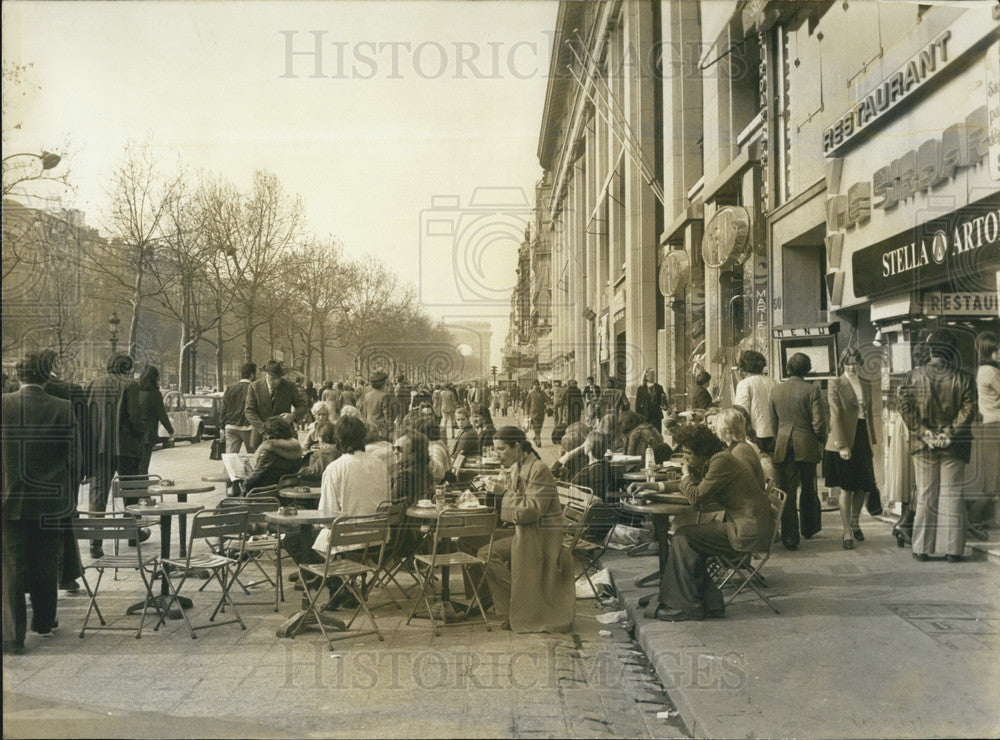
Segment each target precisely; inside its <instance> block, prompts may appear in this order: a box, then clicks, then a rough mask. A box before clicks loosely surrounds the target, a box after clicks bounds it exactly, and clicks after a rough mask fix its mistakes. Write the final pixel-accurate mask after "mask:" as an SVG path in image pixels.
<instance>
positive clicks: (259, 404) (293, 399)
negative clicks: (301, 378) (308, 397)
mask: <svg viewBox="0 0 1000 740" xmlns="http://www.w3.org/2000/svg"><path fill="white" fill-rule="evenodd" d="M293 408H294V409H295V418H296V419H298V418H301V417H302V416H303V413H304V411H305V410H306V402H305V398H304V397H302V396H301V395H300V394H299V389H298V387H297V386H296V385H295V383H293V382H292V381H290V380H288V378H280V379H279V380H278V383H277V385H276V386H275V388H274V400H273V401H272V400H271V394H270V392H269V391H268V390H267V379H266V378H261V379H260V380H255V381H254V382H253V383H251V384H250V388H249V389H248V390H247V397H246V403H245V404H244V406H243V413H244V414H245V415H246V417H247V421H249V422H250V424H251V425H252V426H253V428H254V429H255V430H257V431H258V432H259V431H260V428H261V427H262V426H263V425H264V422H265V421H267V420H268V419H270V418H271V417H272V416H278V415H280V414H287V413H289V412H290V411H291V410H292V409H293Z"/></svg>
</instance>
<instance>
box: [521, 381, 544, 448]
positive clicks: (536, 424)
mask: <svg viewBox="0 0 1000 740" xmlns="http://www.w3.org/2000/svg"><path fill="white" fill-rule="evenodd" d="M548 403H549V398H548V396H546V395H545V391H543V390H542V385H541V383H539V382H538V381H537V380H536V381H535V382H534V383H532V385H531V391H530V392H529V393H528V397H527V398H526V399H525V400H524V414H525V416H527V417H528V424H529V426H530V427H531V433H532V434H533V435H534V437H535V440H534V442H535V447H541V446H542V424H544V423H545V407H546V406H548Z"/></svg>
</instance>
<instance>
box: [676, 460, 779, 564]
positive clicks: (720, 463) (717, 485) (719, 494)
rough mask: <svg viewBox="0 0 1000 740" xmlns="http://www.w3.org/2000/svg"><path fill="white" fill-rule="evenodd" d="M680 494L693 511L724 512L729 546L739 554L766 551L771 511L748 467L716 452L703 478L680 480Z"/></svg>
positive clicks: (772, 513) (772, 532) (769, 538)
mask: <svg viewBox="0 0 1000 740" xmlns="http://www.w3.org/2000/svg"><path fill="white" fill-rule="evenodd" d="M680 491H681V493H683V494H684V496H686V497H687V499H688V501H690V502H691V504H692V506H693V507H694V508H695V510H698V511H700V510H702V509H703V508H705V507H706V506H707V505H709V504H713V503H715V504H719V505H720V506H722V508H723V509H725V512H726V516H725V520H724V523H725V527H726V534H727V535H728V536H729V544H730V545H732V546H733V549H734V550H737V551H739V552H752V551H755V550H765V549H767V546H768V544H769V542H770V540H771V537H772V536H773V535H774V518H775V517H774V509H772V508H771V503H770V502H769V501H768V500H767V496H766V495H765V494H764V491H763V490H761V487H760V485H759V484H758V483H757V479H756V478H755V477H754V474H753V472H752V471H751V470H750V467H749V466H748V465H746V464H745V463H743V462H740V461H739V460H738V459H737V458H736V457H735V456H734V455H733V453H731V452H729V451H726V450H724V451H722V452H717V453H715V454H714V455H712V457H710V458H709V459H708V462H707V463H706V465H705V474H704V477H703V478H702V479H701V480H700V481H699V482H695V480H694V479H693V478H692V477H691V476H687V477H685V478H683V479H682V480H681V483H680Z"/></svg>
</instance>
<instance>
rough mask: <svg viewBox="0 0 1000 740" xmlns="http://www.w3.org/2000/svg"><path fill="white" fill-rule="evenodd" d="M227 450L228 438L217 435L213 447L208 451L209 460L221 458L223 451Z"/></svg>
mask: <svg viewBox="0 0 1000 740" xmlns="http://www.w3.org/2000/svg"><path fill="white" fill-rule="evenodd" d="M225 451H226V440H224V439H222V437H216V438H215V439H213V440H212V447H211V448H210V449H209V451H208V459H209V460H221V459H222V453H223V452H225Z"/></svg>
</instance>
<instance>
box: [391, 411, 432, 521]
mask: <svg viewBox="0 0 1000 740" xmlns="http://www.w3.org/2000/svg"><path fill="white" fill-rule="evenodd" d="M392 452H393V455H394V456H395V463H394V465H393V470H392V499H393V501H398V500H399V499H401V498H403V499H406V503H407V505H408V506H413V505H414V504H416V503H417V501H419V500H420V499H429V498H431V489H432V488H433V486H434V481H433V479H432V477H431V471H430V453H429V452H428V444H427V437H425V436H424V435H423V434H421V433H420V432H417V431H414V430H412V429H407V430H404V431H403V434H402V436H400V437H399V439H397V440H396V442H395V443H394V444H393V447H392Z"/></svg>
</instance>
